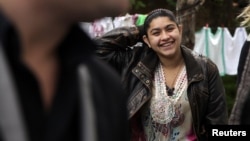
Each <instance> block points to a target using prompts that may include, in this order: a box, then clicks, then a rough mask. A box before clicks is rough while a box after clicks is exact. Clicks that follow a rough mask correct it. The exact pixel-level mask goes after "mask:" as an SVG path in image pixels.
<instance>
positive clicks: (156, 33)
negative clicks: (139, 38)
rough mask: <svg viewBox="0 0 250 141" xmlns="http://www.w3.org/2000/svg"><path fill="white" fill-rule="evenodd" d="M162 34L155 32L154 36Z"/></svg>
mask: <svg viewBox="0 0 250 141" xmlns="http://www.w3.org/2000/svg"><path fill="white" fill-rule="evenodd" d="M159 34H160V32H153V33H152V35H155V36H157V35H159Z"/></svg>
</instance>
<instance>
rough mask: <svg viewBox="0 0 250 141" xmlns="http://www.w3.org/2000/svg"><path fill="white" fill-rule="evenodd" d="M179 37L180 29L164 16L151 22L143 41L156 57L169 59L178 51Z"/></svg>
mask: <svg viewBox="0 0 250 141" xmlns="http://www.w3.org/2000/svg"><path fill="white" fill-rule="evenodd" d="M181 36H182V27H181V26H178V25H177V24H176V23H175V22H173V21H171V20H170V19H169V18H168V17H166V16H165V17H157V18H155V19H153V20H152V21H151V23H150V24H149V28H148V30H147V36H146V35H144V37H143V40H144V41H145V43H147V45H148V46H149V47H150V48H152V49H153V50H154V51H155V52H156V53H157V54H158V56H162V57H167V58H169V57H170V58H171V57H173V56H174V55H175V54H176V53H177V52H178V51H180V44H181V38H182V37H181Z"/></svg>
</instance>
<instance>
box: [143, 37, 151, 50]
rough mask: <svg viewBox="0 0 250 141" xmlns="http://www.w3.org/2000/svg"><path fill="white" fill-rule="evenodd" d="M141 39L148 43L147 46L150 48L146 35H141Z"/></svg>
mask: <svg viewBox="0 0 250 141" xmlns="http://www.w3.org/2000/svg"><path fill="white" fill-rule="evenodd" d="M143 41H144V42H145V43H146V44H147V45H148V47H149V48H151V45H150V43H149V41H148V37H147V36H146V35H143Z"/></svg>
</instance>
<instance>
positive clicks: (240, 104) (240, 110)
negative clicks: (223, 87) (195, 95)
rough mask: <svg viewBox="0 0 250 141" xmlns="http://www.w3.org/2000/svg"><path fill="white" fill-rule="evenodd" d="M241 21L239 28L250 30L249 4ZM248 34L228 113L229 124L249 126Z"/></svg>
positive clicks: (240, 15) (249, 37)
mask: <svg viewBox="0 0 250 141" xmlns="http://www.w3.org/2000/svg"><path fill="white" fill-rule="evenodd" d="M237 18H238V19H241V20H242V21H241V26H245V27H246V28H248V29H249V28H250V4H249V5H248V6H246V7H245V8H244V9H243V10H242V12H241V13H240V14H239V15H238V17H237ZM249 49H250V34H248V37H247V39H246V41H245V43H244V44H243V47H242V49H241V54H240V59H239V64H238V74H237V91H236V92H237V93H236V98H235V102H234V105H233V108H232V112H231V113H230V118H229V124H233V125H242V124H248V125H250V113H249V110H250V52H249V51H250V50H249Z"/></svg>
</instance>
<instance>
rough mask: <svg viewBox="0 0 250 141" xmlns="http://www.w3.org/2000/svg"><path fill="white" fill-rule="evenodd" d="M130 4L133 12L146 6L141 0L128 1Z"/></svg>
mask: <svg viewBox="0 0 250 141" xmlns="http://www.w3.org/2000/svg"><path fill="white" fill-rule="evenodd" d="M130 3H131V4H132V6H133V9H135V10H138V9H140V8H145V7H146V4H145V3H144V2H143V1H142V0H130Z"/></svg>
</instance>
